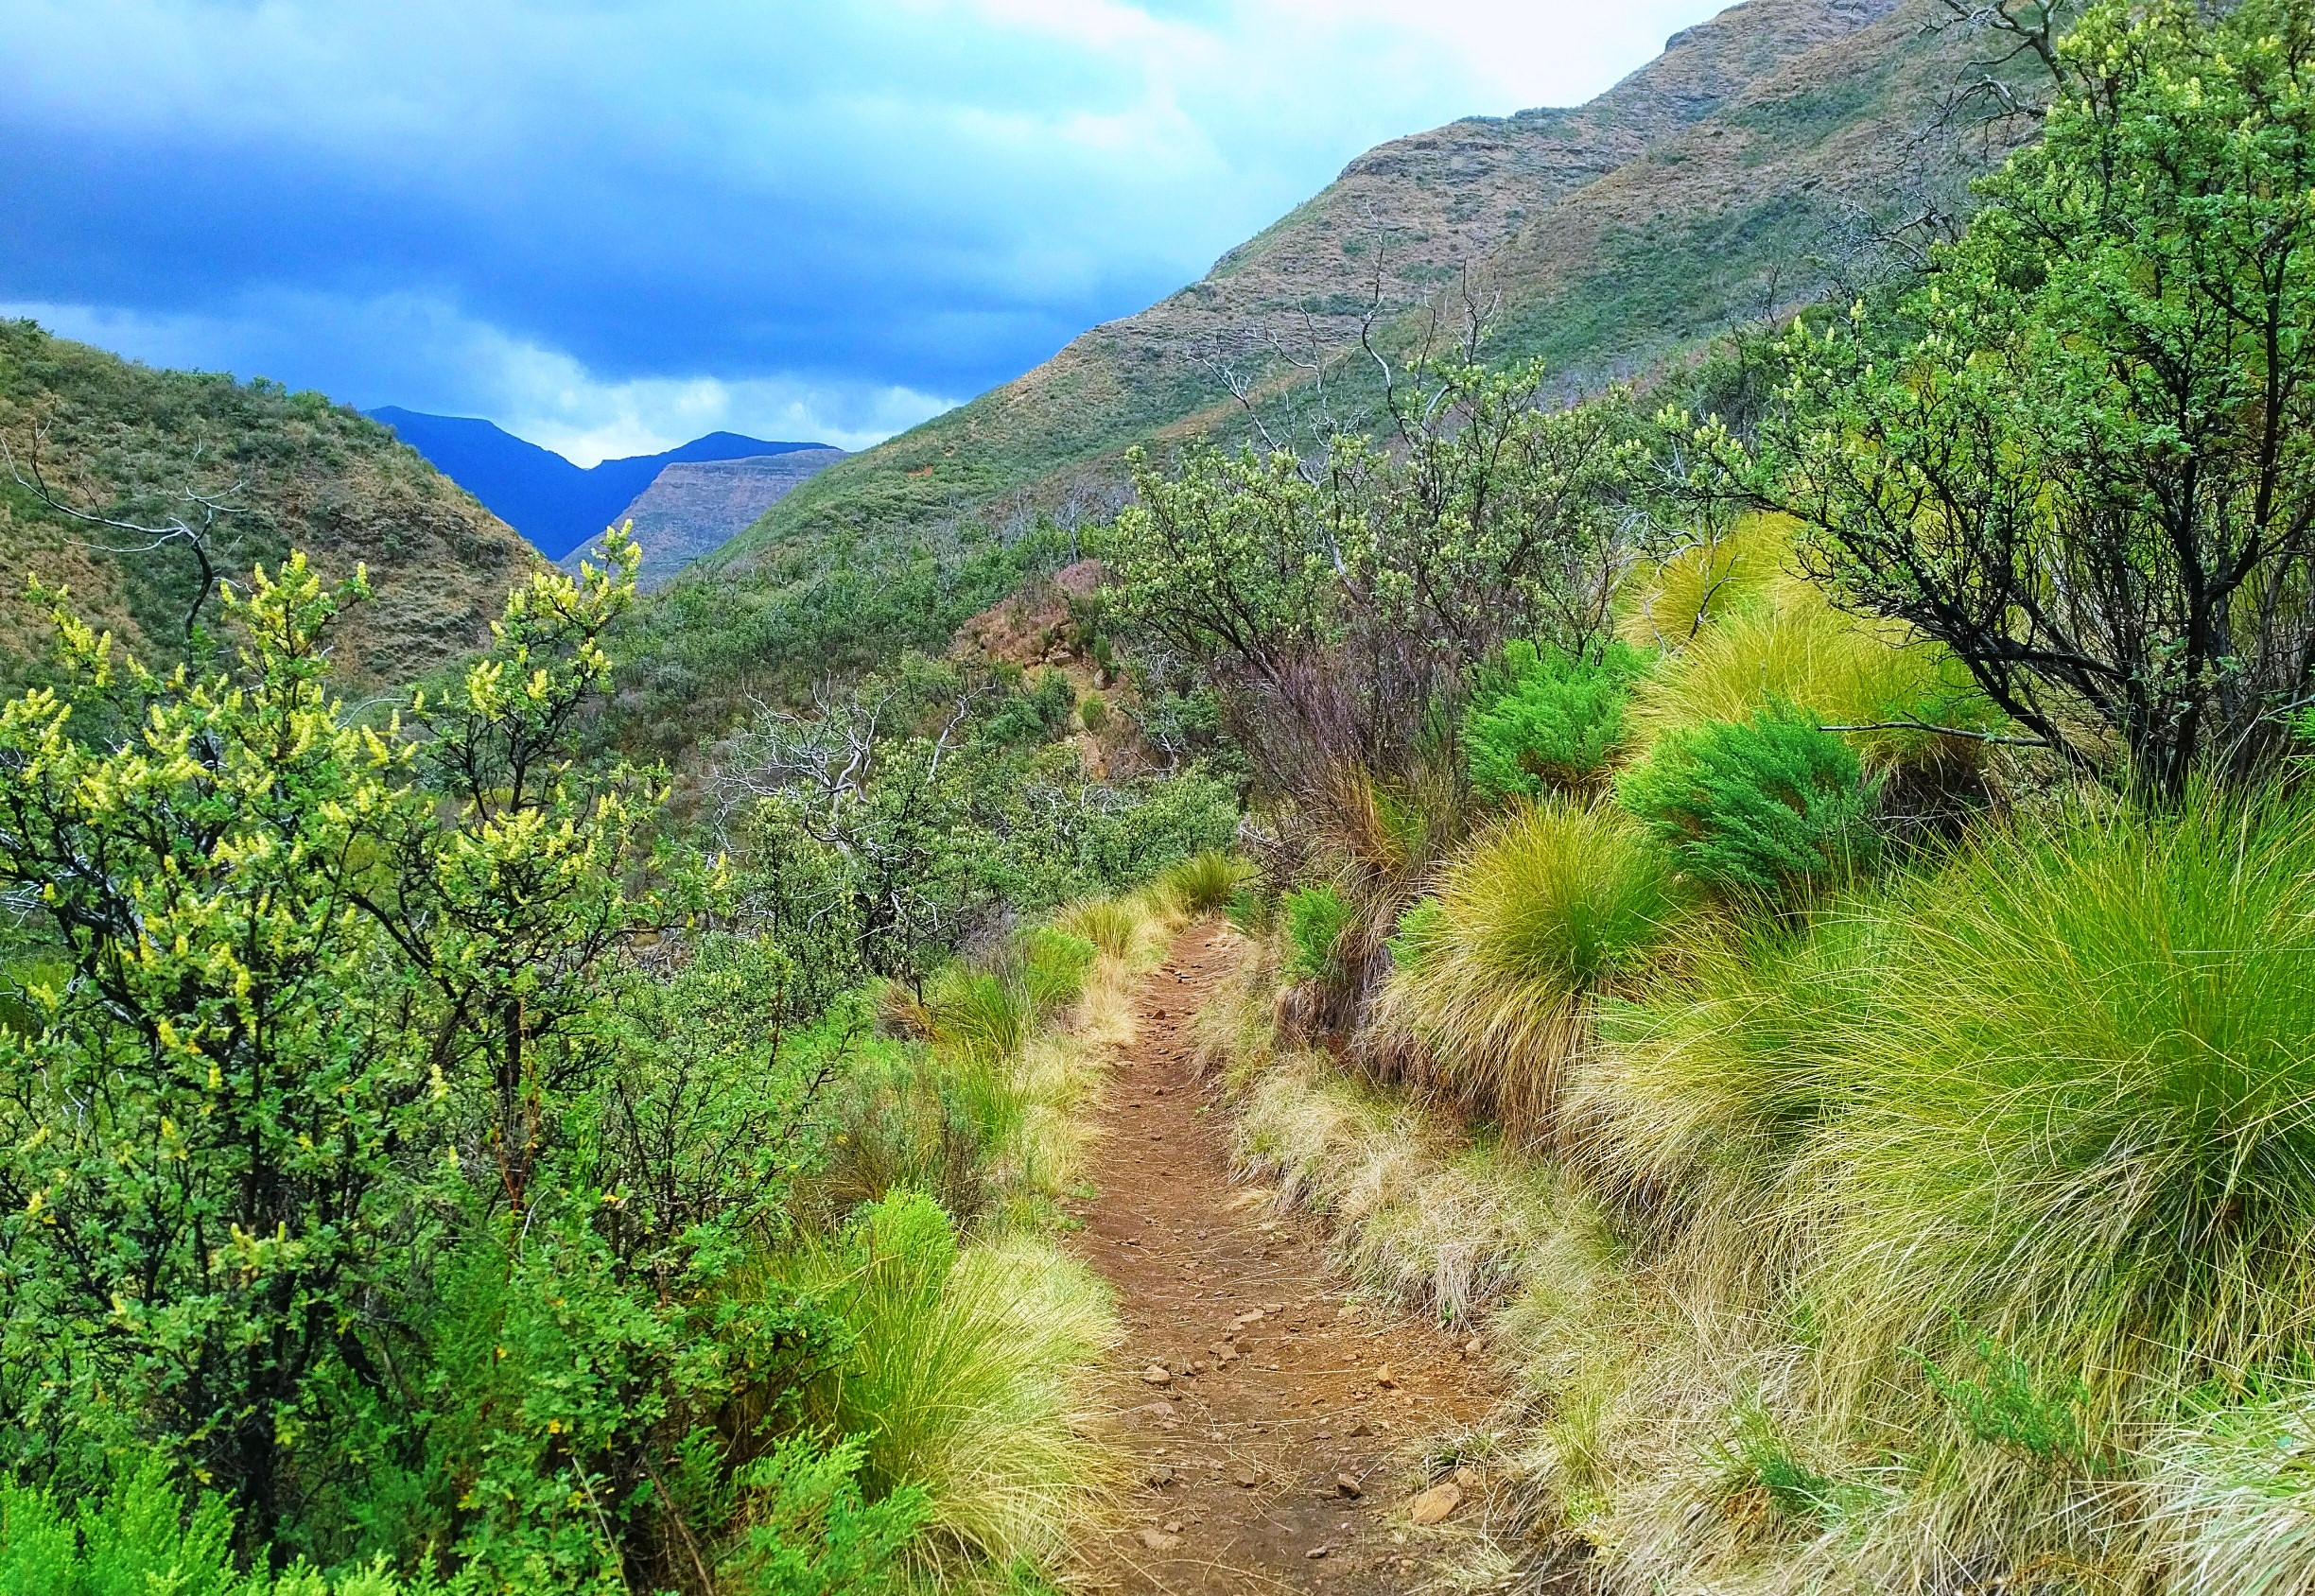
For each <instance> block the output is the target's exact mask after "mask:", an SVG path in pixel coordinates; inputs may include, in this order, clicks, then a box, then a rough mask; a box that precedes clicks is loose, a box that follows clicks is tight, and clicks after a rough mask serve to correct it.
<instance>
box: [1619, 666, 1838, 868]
mask: <svg viewBox="0 0 2315 1596" xmlns="http://www.w3.org/2000/svg"><path fill="white" fill-rule="evenodd" d="M1616 793H1617V796H1618V797H1619V798H1620V799H1621V800H1622V801H1623V804H1624V807H1626V808H1627V809H1629V810H1630V811H1631V812H1632V813H1633V814H1635V815H1637V816H1638V817H1639V818H1640V819H1641V821H1642V822H1643V823H1645V824H1646V825H1647V827H1648V829H1649V830H1651V831H1652V832H1654V833H1655V834H1656V837H1657V839H1658V841H1661V842H1662V843H1663V844H1664V846H1666V847H1667V848H1669V849H1670V850H1671V852H1672V856H1673V858H1674V859H1677V860H1678V861H1679V864H1680V868H1681V869H1682V870H1683V871H1685V872H1686V873H1687V874H1688V875H1689V876H1692V877H1693V878H1695V879H1696V880H1697V881H1700V882H1702V883H1704V884H1706V885H1707V886H1713V887H1722V888H1733V889H1736V890H1738V891H1742V892H1749V893H1761V894H1764V895H1772V894H1778V893H1786V892H1789V891H1791V890H1793V889H1794V888H1796V887H1800V886H1802V885H1805V884H1807V883H1809V882H1811V881H1814V880H1817V879H1819V878H1821V877H1823V876H1826V875H1827V874H1829V873H1830V872H1832V871H1833V870H1835V869H1836V868H1837V867H1838V866H1840V865H1841V864H1843V863H1844V862H1846V861H1847V860H1849V859H1851V858H1853V857H1854V855H1855V854H1856V853H1857V852H1858V851H1859V850H1860V849H1861V848H1862V847H1863V846H1864V845H1865V843H1866V841H1867V838H1866V837H1865V835H1864V827H1863V824H1862V823H1863V822H1864V820H1865V817H1866V815H1867V814H1868V813H1869V812H1870V811H1871V807H1872V805H1873V802H1874V798H1875V796H1876V789H1875V788H1874V787H1872V786H1871V785H1870V784H1868V783H1867V782H1866V781H1865V780H1864V776H1863V772H1862V769H1861V768H1860V766H1859V765H1858V763H1857V756H1856V755H1855V754H1854V752H1853V751H1852V750H1851V749H1850V748H1849V746H1848V744H1846V743H1844V742H1842V741H1841V740H1840V738H1839V737H1836V736H1834V735H1833V734H1832V733H1830V732H1827V731H1825V730H1824V729H1823V728H1822V727H1821V726H1820V725H1819V724H1818V723H1817V721H1816V720H1813V719H1812V718H1810V717H1808V716H1807V715H1804V714H1802V712H1801V711H1799V710H1796V709H1794V708H1792V707H1791V706H1789V705H1776V706H1772V707H1770V708H1767V709H1764V710H1761V711H1759V712H1758V713H1756V714H1755V715H1753V716H1752V718H1751V719H1750V720H1744V721H1714V722H1712V723H1710V724H1707V725H1703V726H1697V727H1692V728H1684V729H1681V730H1677V731H1672V732H1668V733H1666V734H1665V735H1664V737H1662V740H1660V741H1659V742H1658V743H1657V744H1656V746H1655V747H1654V748H1653V749H1652V750H1650V751H1649V754H1648V757H1647V758H1646V760H1645V761H1644V762H1643V763H1641V764H1639V765H1636V766H1634V767H1633V768H1632V769H1630V770H1629V771H1627V772H1625V773H1624V776H1623V778H1622V779H1621V780H1619V781H1618V782H1617V784H1616Z"/></svg>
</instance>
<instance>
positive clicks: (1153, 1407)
mask: <svg viewBox="0 0 2315 1596" xmlns="http://www.w3.org/2000/svg"><path fill="white" fill-rule="evenodd" d="M1126 1412H1127V1413H1129V1414H1146V1415H1148V1416H1149V1417H1151V1418H1172V1417H1173V1416H1174V1404H1173V1403H1171V1402H1144V1403H1142V1404H1141V1406H1140V1407H1138V1408H1128V1409H1127V1410H1126Z"/></svg>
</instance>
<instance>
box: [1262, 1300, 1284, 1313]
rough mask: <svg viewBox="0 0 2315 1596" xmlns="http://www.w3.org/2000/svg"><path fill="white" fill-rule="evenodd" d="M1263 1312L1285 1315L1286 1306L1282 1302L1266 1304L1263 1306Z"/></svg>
mask: <svg viewBox="0 0 2315 1596" xmlns="http://www.w3.org/2000/svg"><path fill="white" fill-rule="evenodd" d="M1262 1311H1263V1312H1264V1313H1283V1312H1285V1311H1286V1305H1285V1304H1284V1303H1282V1302H1265V1303H1263V1304H1262Z"/></svg>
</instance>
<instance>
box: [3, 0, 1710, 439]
mask: <svg viewBox="0 0 2315 1596" xmlns="http://www.w3.org/2000/svg"><path fill="white" fill-rule="evenodd" d="M1716 9H1719V6H1718V3H1717V0H1616V3H1609V0H1423V3H1421V4H1412V3H1409V0H1177V3H1172V4H1164V3H1159V0H1143V3H1140V4H1135V3H1129V0H880V3H876V4H847V5H835V4H831V5H820V6H811V5H798V4H787V3H782V0H752V3H740V0H566V3H562V4H551V5H550V4H536V3H526V0H392V3H389V4H374V3H371V0H0V14H4V15H5V16H6V17H7V19H8V23H7V31H8V35H9V55H10V59H9V64H8V67H7V69H6V74H5V81H6V93H5V94H0V195H5V196H6V202H5V203H4V204H0V311H5V312H6V313H8V314H14V315H31V316H36V317H38V318H39V319H40V320H41V321H43V322H44V323H46V324H47V325H49V326H51V327H53V328H55V329H56V330H58V331H60V332H63V333H66V334H68V335H70V336H72V337H76V338H87V339H89V340H90V341H92V342H96V343H99V344H103V345H105V346H107V347H109V348H113V349H117V350H120V351H121V352H123V353H125V354H129V355H133V356H138V357H139V358H143V359H148V360H152V361H155V362H158V363H165V364H169V365H189V366H199V367H203V368H209V369H222V370H228V371H232V372H235V373H238V374H240V375H243V376H250V375H257V374H263V375H267V376H272V377H276V378H279V379H280V380H282V381H285V382H287V383H289V384H290V385H291V386H293V387H299V388H319V389H321V390H323V391H325V392H327V393H329V394H331V395H332V396H333V397H335V398H339V399H342V400H346V401H349V402H351V403H354V404H357V405H360V406H364V407H371V406H376V405H381V404H400V405H407V406H409V407H410V408H415V409H426V410H438V411H444V412H447V413H453V414H461V415H485V416H489V417H490V418H491V419H493V420H495V421H496V422H498V423H499V424H500V425H504V426H506V427H508V428H509V429H510V430H513V431H514V432H517V433H520V434H521V435H523V436H525V437H528V438H531V439H534V440H536V441H538V442H544V443H546V444H548V446H549V447H553V448H558V449H561V450H563V451H564V452H565V453H566V454H568V455H570V456H571V457H572V458H573V459H575V460H580V461H581V462H582V463H588V462H591V461H592V460H595V459H598V458H601V457H602V456H605V455H618V454H633V453H639V452H643V451H647V450H651V449H656V448H660V447H664V446H666V445H668V444H671V443H674V442H681V441H682V440H684V439H687V438H690V437H693V436H696V435H697V434H699V433H701V432H705V431H709V430H713V429H714V428H717V427H729V428H731V429H733V430H736V431H742V432H749V433H754V434H756V435H757V436H763V437H774V438H814V439H821V440H825V441H827V442H838V443H844V444H847V445H853V446H857V445H860V444H862V443H865V442H871V441H873V440H874V439H876V438H878V437H881V436H883V435H886V434H888V433H890V432H893V431H896V430H898V429H900V428H902V427H905V426H908V425H914V423H916V422H918V421H920V420H922V419H924V418H925V417H926V416H928V415H931V414H932V413H934V412H935V411H937V410H939V409H941V408H946V407H947V406H949V405H950V404H954V403H956V402H958V401H961V400H963V399H966V398H969V397H970V396H971V395H972V394H974V393H976V392H979V391H981V390H983V389H986V388H988V387H990V386H992V385H994V384H996V383H999V382H1001V381H1003V380H1005V379H1006V378H1008V377H1011V376H1013V375H1016V374H1018V373H1020V372H1022V371H1024V370H1026V369H1027V368H1029V367H1030V366H1032V365H1035V364H1036V362H1037V361H1039V360H1041V359H1043V358H1044V357H1045V356H1048V355H1051V354H1052V353H1053V351H1054V350H1055V349H1057V348H1059V347H1060V346H1061V345H1062V344H1063V343H1065V342H1067V341H1068V340H1069V338H1070V337H1072V336H1074V335H1075V334H1076V333H1078V332H1080V331H1082V330H1083V329H1084V328H1086V327H1088V326H1090V325H1092V324H1094V323H1096V322H1099V321H1105V320H1108V319H1110V318H1113V317H1117V316H1123V315H1126V314H1130V313H1131V312H1132V311H1134V310H1137V309H1139V308H1140V307H1141V306H1142V305H1144V304H1149V303H1150V302H1151V301H1153V300H1155V299H1157V298H1159V297H1160V296H1162V295H1163V294H1165V293H1167V292H1169V291H1171V290H1172V289H1174V288H1175V287H1178V286H1181V285H1182V284H1184V283H1186V282H1189V281H1192V280H1193V279H1194V278H1196V277H1198V276H1199V275H1201V274H1202V273H1203V272H1204V271H1205V269H1206V268H1207V267H1208V266H1210V264H1211V263H1212V261H1213V259H1214V258H1215V257H1216V256H1218V255H1219V254H1221V253H1222V252H1223V251H1225V250H1227V249H1228V248H1229V247H1230V246H1231V245H1233V244H1235V243H1237V242H1239V241H1240V240H1241V239H1243V238H1245V237H1246V236H1248V235H1249V234H1253V233H1254V232H1256V231H1258V230H1259V229H1261V228H1262V226H1264V225H1266V224H1267V223H1268V222H1270V221H1271V220H1273V219H1274V218H1276V217H1278V216H1279V215H1280V214H1282V213H1283V212H1284V211H1286V210H1287V209H1289V208H1291V207H1292V206H1293V205H1295V204H1296V203H1297V202H1298V201H1300V200H1301V199H1305V198H1307V197H1308V196H1309V195H1310V194H1312V193H1314V192H1315V191H1316V190H1317V189H1318V188H1320V187H1322V186H1323V185H1324V184H1325V183H1326V182H1328V181H1329V180H1330V179H1331V178H1332V177H1333V175H1334V174H1335V173H1336V172H1337V171H1339V170H1340V169H1341V167H1342V166H1343V165H1344V164H1345V163H1346V162H1347V161H1349V159H1350V158H1351V157H1352V156H1354V155H1356V154H1357V153H1359V152H1360V151H1361V150H1363V149H1365V148H1366V147H1370V146H1372V145H1374V144H1376V143H1379V142H1381V141H1382V140H1384V139H1386V138H1389V137H1392V136H1394V135H1396V134H1399V133H1403V132H1409V131H1413V130H1418V129H1421V128H1427V127H1433V126H1436V125H1437V124H1438V123H1441V122H1444V121H1448V120H1451V119H1453V117H1456V116H1459V115H1466V114H1471V113H1507V112H1511V111H1515V110H1519V109H1522V108H1523V107H1527V106H1533V105H1548V104H1569V103H1575V102H1577V101H1580V100H1583V99H1586V98H1588V97H1590V96H1591V95H1593V94H1595V93H1597V92H1598V91H1599V90H1601V89H1603V88H1605V87H1607V86H1608V85H1609V84H1610V83H1611V82H1613V81H1614V80H1615V79H1616V78H1619V77H1621V76H1623V75H1624V74H1625V73H1626V72H1628V71H1630V70H1631V69H1632V68H1634V67H1636V66H1638V65H1639V64H1641V63H1642V62H1643V61H1645V60H1647V59H1648V58H1649V57H1650V56H1652V55H1654V54H1655V53H1656V51H1657V50H1658V49H1659V48H1660V47H1661V45H1662V41H1663V39H1664V37H1665V36H1666V35H1667V34H1668V33H1670V32H1671V31H1673V30H1675V29H1677V28H1679V27H1682V26H1688V25H1689V24H1691V23H1694V22H1697V21H1699V20H1701V19H1702V18H1703V17H1705V16H1708V15H1710V14H1711V13H1712V12H1713V11H1714V10H1716Z"/></svg>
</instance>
